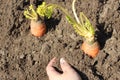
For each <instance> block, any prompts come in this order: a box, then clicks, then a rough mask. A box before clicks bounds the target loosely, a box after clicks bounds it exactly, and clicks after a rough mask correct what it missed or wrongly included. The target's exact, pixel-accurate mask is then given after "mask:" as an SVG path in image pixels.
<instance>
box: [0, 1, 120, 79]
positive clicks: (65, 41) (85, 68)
mask: <svg viewBox="0 0 120 80" xmlns="http://www.w3.org/2000/svg"><path fill="white" fill-rule="evenodd" d="M44 1H45V2H46V3H55V4H59V5H61V6H63V7H65V8H66V9H67V10H68V12H69V13H70V14H71V16H73V13H72V8H71V4H72V0H44ZM31 2H32V4H34V5H35V6H38V5H40V4H41V3H42V2H43V0H34V1H32V0H0V80H48V77H47V74H46V71H45V68H46V66H47V64H48V62H49V61H50V60H51V59H52V58H53V57H57V59H58V60H59V59H60V58H61V57H64V58H65V59H66V61H67V62H69V63H70V64H71V65H72V66H74V67H75V69H76V70H77V71H78V72H79V74H80V76H81V78H82V79H83V80H120V0H77V2H76V10H77V14H79V12H84V14H85V15H86V16H87V17H88V18H89V20H90V21H91V23H92V24H93V26H94V27H95V29H96V35H97V38H98V41H99V43H100V46H101V50H100V52H99V54H98V55H97V57H96V58H94V59H91V58H90V57H89V56H87V55H86V54H84V53H83V52H82V51H81V50H80V46H81V44H82V42H83V38H82V37H81V36H79V35H78V34H76V33H75V31H74V29H73V27H72V26H71V25H70V24H69V23H68V22H67V21H66V19H65V15H64V14H63V13H62V12H61V11H60V10H56V11H55V14H54V15H53V16H52V18H51V19H49V20H46V25H47V29H48V30H47V32H46V34H45V35H44V36H43V37H41V38H36V37H34V36H33V35H31V33H30V20H29V19H26V18H25V17H24V15H23V12H24V10H25V9H26V8H28V6H29V5H30V3H31ZM56 67H58V68H59V69H60V65H59V61H58V62H57V64H56Z"/></svg>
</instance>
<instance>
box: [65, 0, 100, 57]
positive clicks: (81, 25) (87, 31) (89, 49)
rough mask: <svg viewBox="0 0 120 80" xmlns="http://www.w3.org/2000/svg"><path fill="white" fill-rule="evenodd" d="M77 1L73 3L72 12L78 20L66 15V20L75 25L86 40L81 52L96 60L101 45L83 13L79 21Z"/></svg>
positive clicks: (76, 29)
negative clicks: (76, 7) (76, 8)
mask: <svg viewBox="0 0 120 80" xmlns="http://www.w3.org/2000/svg"><path fill="white" fill-rule="evenodd" d="M75 1H76V0H73V2H72V10H73V14H74V17H75V19H76V20H74V18H72V17H71V16H70V15H66V19H67V20H68V21H69V23H70V24H72V25H73V28H74V29H75V31H76V32H77V33H78V34H79V35H81V36H83V37H84V38H85V41H83V44H82V46H81V50H83V51H84V53H86V54H88V55H89V56H90V57H92V58H95V57H96V56H97V54H98V52H99V50H100V46H99V43H98V42H97V41H96V40H95V29H94V27H93V26H92V24H91V23H90V21H89V20H88V18H87V17H86V16H85V15H84V14H83V12H80V16H79V18H80V20H79V18H78V17H77V14H76V11H75Z"/></svg>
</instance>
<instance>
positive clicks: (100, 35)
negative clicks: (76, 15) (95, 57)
mask: <svg viewBox="0 0 120 80" xmlns="http://www.w3.org/2000/svg"><path fill="white" fill-rule="evenodd" d="M110 25H112V24H110ZM97 28H98V30H99V31H96V34H97V39H98V40H97V41H98V42H99V43H100V46H101V49H103V48H104V45H105V43H106V40H108V39H109V38H111V36H112V33H113V29H112V27H110V26H109V25H108V26H107V27H105V23H99V24H98V25H97ZM108 29H110V30H108Z"/></svg>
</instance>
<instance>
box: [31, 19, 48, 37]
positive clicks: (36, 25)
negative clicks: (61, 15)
mask: <svg viewBox="0 0 120 80" xmlns="http://www.w3.org/2000/svg"><path fill="white" fill-rule="evenodd" d="M30 25H31V29H30V31H31V33H32V34H33V35H34V36H36V37H41V36H43V35H44V34H45V32H46V25H45V23H41V21H34V20H31V24H30Z"/></svg>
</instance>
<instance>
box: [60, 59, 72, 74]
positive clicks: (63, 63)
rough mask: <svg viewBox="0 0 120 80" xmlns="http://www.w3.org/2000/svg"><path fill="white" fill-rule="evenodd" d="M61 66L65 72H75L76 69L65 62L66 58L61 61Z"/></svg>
mask: <svg viewBox="0 0 120 80" xmlns="http://www.w3.org/2000/svg"><path fill="white" fill-rule="evenodd" d="M60 65H61V68H62V70H63V72H71V71H72V72H74V69H73V68H72V67H71V66H70V65H69V64H68V63H67V62H66V61H65V59H64V58H61V59H60Z"/></svg>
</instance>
